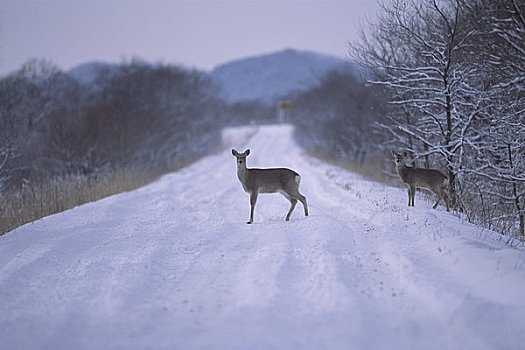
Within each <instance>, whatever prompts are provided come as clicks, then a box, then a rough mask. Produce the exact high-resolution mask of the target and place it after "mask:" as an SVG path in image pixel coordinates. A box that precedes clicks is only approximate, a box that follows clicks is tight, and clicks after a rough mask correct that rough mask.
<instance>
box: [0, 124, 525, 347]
mask: <svg viewBox="0 0 525 350" xmlns="http://www.w3.org/2000/svg"><path fill="white" fill-rule="evenodd" d="M292 131H293V130H292V128H291V127H289V126H267V127H259V128H240V129H229V130H227V131H225V134H224V136H225V137H224V139H225V140H226V141H227V142H226V145H225V149H224V151H223V152H221V153H220V154H217V155H212V156H209V157H207V158H204V159H202V160H200V161H199V162H197V163H195V164H193V165H191V166H190V167H188V168H185V169H183V170H181V171H178V172H176V173H173V174H171V175H168V176H165V177H163V178H162V179H160V180H159V181H157V182H155V183H153V184H151V185H149V186H147V187H144V188H142V189H139V190H136V191H132V192H128V193H123V194H120V195H116V196H113V197H109V198H106V199H104V200H101V201H98V202H96V203H90V204H87V205H83V206H80V207H77V208H75V209H72V210H69V211H67V212H64V213H61V214H57V215H53V216H50V217H47V218H44V219H42V220H38V221H37V222H35V223H32V224H28V225H25V226H23V227H20V228H18V229H16V230H14V231H13V232H10V233H8V234H6V235H4V236H2V237H0V348H1V349H181V350H185V349H224V350H232V349H250V350H253V349H261V350H263V349H264V350H267V349H440V350H443V349H462V350H468V349H476V350H479V349H511V350H512V349H516V350H518V349H523V348H524V346H525V332H523V329H524V325H525V298H524V297H523V293H524V291H525V250H524V249H523V248H522V247H518V248H512V247H509V246H508V245H505V243H504V242H500V240H499V237H500V236H499V235H497V234H495V233H493V232H490V231H483V230H482V229H480V228H478V227H475V226H473V225H470V224H468V223H466V222H463V221H461V220H460V219H458V218H457V217H455V216H453V215H451V214H449V213H447V212H445V210H444V208H443V207H439V208H438V209H437V210H433V209H432V208H431V206H432V203H430V202H427V201H425V199H424V198H422V197H421V196H419V195H417V196H418V198H416V207H414V208H412V207H408V206H407V194H406V191H405V190H404V189H401V188H390V187H386V186H384V185H382V184H379V183H374V182H370V181H367V180H364V179H362V178H360V177H358V176H356V175H353V174H351V173H348V172H346V171H344V170H342V169H340V168H337V167H335V166H332V165H328V164H325V163H322V162H320V161H318V160H315V159H312V158H309V157H308V156H307V155H305V154H304V153H303V152H302V151H301V150H300V149H299V148H298V147H297V145H296V144H295V143H294V142H293V140H292V137H291V134H292ZM232 147H233V148H236V149H239V150H241V151H243V150H244V149H246V148H250V149H251V155H250V156H249V157H248V158H247V162H248V167H288V168H291V169H294V170H296V171H297V172H298V173H300V174H301V177H302V179H301V192H302V193H303V194H304V195H305V196H306V198H307V200H308V205H309V208H310V216H308V217H305V216H304V214H303V212H302V210H298V209H297V208H296V210H295V212H294V213H293V214H292V217H291V219H290V221H289V222H286V221H284V218H285V216H286V213H287V210H288V207H289V202H288V201H287V200H286V199H285V198H283V197H282V196H280V195H278V194H262V195H260V196H259V200H258V202H257V206H256V209H255V222H254V224H252V225H246V220H247V219H248V217H249V209H250V205H249V199H248V195H247V194H246V193H245V192H244V191H243V189H242V187H241V184H240V183H239V181H238V179H237V176H236V164H235V159H234V157H232V156H231V152H230V149H231V148H232ZM392 166H394V165H393V164H392Z"/></svg>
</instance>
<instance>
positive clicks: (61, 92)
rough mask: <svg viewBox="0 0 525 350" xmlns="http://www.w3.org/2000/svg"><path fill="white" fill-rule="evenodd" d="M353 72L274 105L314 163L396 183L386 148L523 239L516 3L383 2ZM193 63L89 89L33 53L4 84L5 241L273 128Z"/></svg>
mask: <svg viewBox="0 0 525 350" xmlns="http://www.w3.org/2000/svg"><path fill="white" fill-rule="evenodd" d="M349 51H350V55H351V59H352V61H357V62H359V63H361V65H362V66H363V67H366V68H365V69H363V76H362V77H358V76H356V75H351V74H348V73H342V72H332V73H329V74H328V75H326V76H324V77H322V78H321V80H320V82H319V84H318V85H317V86H315V87H313V88H311V89H308V90H306V91H301V92H296V93H293V94H291V95H289V96H283V97H282V100H286V101H289V102H290V108H289V109H288V110H286V121H287V122H290V123H293V124H294V125H295V126H296V128H295V129H296V135H295V136H296V139H297V141H298V142H299V144H300V145H301V146H302V147H303V148H304V149H306V150H307V151H308V152H310V153H311V154H314V155H316V156H319V157H322V158H325V159H330V160H335V161H344V162H346V163H347V164H351V165H352V167H354V168H357V169H361V170H363V169H365V170H367V169H368V172H369V173H374V174H376V175H377V174H386V175H392V178H394V175H395V174H394V164H393V161H392V159H391V156H390V150H391V149H396V150H398V151H402V150H406V151H408V152H409V153H410V154H411V156H412V159H413V162H414V164H415V165H417V166H421V167H433V168H437V169H440V170H442V171H443V172H445V173H446V174H447V176H448V177H449V179H450V193H451V196H452V198H453V208H454V209H455V210H456V212H457V213H460V214H461V215H462V216H463V217H466V218H467V219H468V220H470V221H472V222H475V223H478V224H481V225H483V226H484V227H488V228H492V229H495V230H498V231H499V232H501V233H504V234H508V235H509V237H522V236H524V232H525V208H524V207H525V157H524V156H525V4H523V2H520V1H517V0H440V1H438V0H421V1H417V2H413V1H403V0H393V1H391V2H388V5H385V7H384V8H383V11H382V12H381V13H380V15H379V16H378V18H376V19H373V20H371V22H370V23H369V25H368V26H366V27H365V28H363V32H362V36H361V39H360V40H359V41H357V42H353V43H350V47H349ZM220 96H221V94H220V87H218V86H216V85H215V84H214V83H213V81H212V80H211V79H210V77H209V76H208V75H207V74H206V73H204V72H199V71H196V70H188V69H185V68H181V67H177V66H173V65H165V64H149V63H145V62H142V61H140V60H132V61H130V62H123V63H122V64H120V65H117V66H112V67H110V68H109V67H108V68H107V69H102V70H100V71H99V72H98V75H97V76H96V77H95V79H94V80H93V81H92V82H90V83H89V84H83V83H81V82H79V81H77V80H75V79H74V78H73V77H72V76H71V75H69V74H67V73H65V72H62V71H61V70H60V69H58V68H57V67H56V66H55V65H53V63H51V62H48V61H45V60H32V61H29V62H27V63H26V64H25V65H23V66H22V67H21V68H20V69H19V70H18V71H16V72H14V73H12V74H10V75H9V76H6V77H4V78H3V79H1V80H0V133H1V135H0V206H1V210H2V212H1V217H0V233H3V232H6V231H9V230H10V229H12V228H14V227H16V226H18V225H20V224H22V223H25V222H28V221H31V220H34V219H36V218H38V217H42V216H44V215H48V214H50V213H53V212H57V211H61V210H64V209H66V208H70V207H72V206H74V205H78V204H79V203H83V202H86V201H89V200H93V199H98V198H101V197H103V196H105V195H109V194H112V193H116V192H119V191H124V190H128V189H131V188H135V187H137V186H140V185H142V184H144V183H147V182H148V181H151V180H153V179H154V178H156V177H157V176H160V175H161V174H164V173H167V172H169V171H173V170H175V169H178V168H180V167H182V166H184V165H187V164H188V163H190V162H192V161H194V160H196V159H198V158H200V157H202V156H204V155H207V154H210V153H213V152H218V151H220V150H221V147H222V146H221V140H220V131H221V129H222V127H224V126H228V125H245V124H254V123H255V124H256V123H275V122H278V108H277V106H278V102H279V101H275V103H274V104H270V105H268V104H265V103H262V102H257V101H250V102H240V103H236V104H228V103H226V102H225V101H223V100H221V99H220Z"/></svg>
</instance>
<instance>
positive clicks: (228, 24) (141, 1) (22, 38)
mask: <svg viewBox="0 0 525 350" xmlns="http://www.w3.org/2000/svg"><path fill="white" fill-rule="evenodd" d="M378 8H379V6H378V4H377V1H376V0H341V1H328V0H325V1H321V0H318V1H269V0H265V1H262V0H260V1H225V0H215V1H178V0H163V1H154V0H149V1H146V0H105V1H103V0H62V1H58V0H39V1H28V0H0V41H1V46H0V75H1V76H3V75H5V74H7V73H10V72H12V71H14V70H16V69H18V68H20V66H21V65H22V64H23V63H24V62H26V61H27V60H28V59H31V58H46V59H49V60H50V61H51V62H53V63H55V64H56V65H58V66H59V67H60V68H61V69H64V70H67V69H70V68H72V67H74V66H75V65H77V64H80V63H84V62H88V61H106V62H114V63H119V62H122V60H123V59H129V58H133V57H138V58H141V59H144V60H146V61H149V62H163V63H174V64H182V65H184V66H187V67H195V68H198V69H203V70H209V69H211V68H213V67H214V66H216V65H218V64H221V63H225V62H228V61H230V60H232V59H237V58H243V57H249V56H254V55H258V54H262V53H269V52H273V51H277V50H281V49H285V48H294V49H299V50H311V51H316V52H319V53H323V54H330V55H334V56H338V57H343V58H345V57H347V51H348V42H349V41H350V40H353V39H355V38H356V37H357V32H358V29H359V27H360V24H362V23H363V21H364V19H365V18H366V17H367V16H368V17H373V16H374V14H375V13H376V11H377V10H378Z"/></svg>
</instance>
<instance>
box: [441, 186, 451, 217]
mask: <svg viewBox="0 0 525 350" xmlns="http://www.w3.org/2000/svg"><path fill="white" fill-rule="evenodd" d="M440 196H441V198H443V201H444V202H445V206H446V207H447V211H450V210H449V207H448V194H447V191H446V190H445V189H444V188H442V189H441V191H440Z"/></svg>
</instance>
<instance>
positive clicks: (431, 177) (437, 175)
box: [392, 151, 449, 211]
mask: <svg viewBox="0 0 525 350" xmlns="http://www.w3.org/2000/svg"><path fill="white" fill-rule="evenodd" d="M392 156H394V161H395V163H396V170H397V174H398V175H399V177H400V178H401V181H402V182H403V183H404V184H405V185H406V186H407V187H408V206H414V196H415V194H416V188H426V189H428V190H430V191H432V192H434V193H435V194H437V195H438V199H437V201H436V203H435V204H434V206H433V208H434V209H436V208H437V206H438V204H439V201H440V200H441V198H443V200H444V201H445V205H446V207H447V211H449V208H448V195H447V189H448V178H447V177H446V176H445V175H444V174H443V173H442V172H441V171H439V170H436V169H424V168H414V167H409V166H407V165H406V164H405V158H406V156H407V152H403V154H400V153H397V152H395V151H392Z"/></svg>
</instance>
